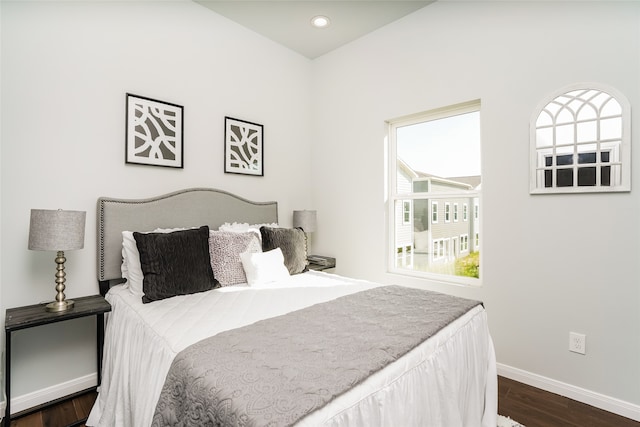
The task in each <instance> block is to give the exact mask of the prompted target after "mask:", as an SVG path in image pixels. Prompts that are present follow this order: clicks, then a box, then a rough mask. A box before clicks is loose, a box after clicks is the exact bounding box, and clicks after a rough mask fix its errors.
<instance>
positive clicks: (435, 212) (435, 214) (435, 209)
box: [431, 202, 438, 224]
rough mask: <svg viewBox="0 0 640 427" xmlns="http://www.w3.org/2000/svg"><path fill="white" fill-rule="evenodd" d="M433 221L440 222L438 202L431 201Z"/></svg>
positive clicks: (434, 222)
mask: <svg viewBox="0 0 640 427" xmlns="http://www.w3.org/2000/svg"><path fill="white" fill-rule="evenodd" d="M431 222H432V223H433V224H437V223H438V202H431Z"/></svg>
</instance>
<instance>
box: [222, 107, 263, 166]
mask: <svg viewBox="0 0 640 427" xmlns="http://www.w3.org/2000/svg"><path fill="white" fill-rule="evenodd" d="M263 159H264V153H263V126H262V125H259V124H257V123H251V122H247V121H244V120H239V119H234V118H232V117H225V118H224V171H225V173H239V174H243V175H256V176H264V166H263Z"/></svg>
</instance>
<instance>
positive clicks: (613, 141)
mask: <svg viewBox="0 0 640 427" xmlns="http://www.w3.org/2000/svg"><path fill="white" fill-rule="evenodd" d="M630 114H631V107H630V105H629V102H628V101H627V100H626V98H625V97H624V96H623V95H622V94H620V93H619V92H617V91H616V90H615V89H613V88H606V87H603V86H602V85H598V84H594V83H589V84H584V85H574V86H571V87H569V88H564V89H563V90H562V91H560V92H559V94H554V95H553V96H552V98H551V101H548V100H545V101H544V103H543V105H542V107H540V108H538V109H536V111H535V112H534V114H533V117H532V120H531V141H530V144H531V177H530V181H531V182H530V185H531V188H530V190H531V193H532V194H545V193H586V192H612V191H630V190H631V181H630V179H631V171H630V169H631V149H630V147H631V125H630V123H631V116H630Z"/></svg>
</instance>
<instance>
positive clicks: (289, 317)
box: [87, 188, 497, 427]
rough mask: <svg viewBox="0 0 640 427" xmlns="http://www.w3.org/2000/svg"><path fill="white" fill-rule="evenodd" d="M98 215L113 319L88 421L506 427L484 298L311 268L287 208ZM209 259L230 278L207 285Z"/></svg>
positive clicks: (175, 196)
mask: <svg viewBox="0 0 640 427" xmlns="http://www.w3.org/2000/svg"><path fill="white" fill-rule="evenodd" d="M97 215H98V218H97V219H98V248H97V249H98V281H99V285H100V291H101V293H102V294H103V295H106V298H107V300H108V301H109V302H110V303H111V304H112V312H111V313H110V314H109V315H108V318H107V325H106V332H105V346H104V350H103V368H102V383H101V384H100V387H99V389H98V398H97V399H96V403H95V404H94V407H93V408H92V411H91V414H90V416H89V419H88V421H87V425H89V426H132V427H140V426H164V425H180V426H183V425H184V426H186V425H193V426H197V425H247V426H249V425H257V426H261V425H270V426H279V425H296V426H445V427H449V426H486V427H495V425H496V417H497V377H496V367H495V355H494V350H493V344H492V342H491V337H490V335H489V331H488V325H487V316H486V312H485V310H484V307H483V306H482V304H481V303H479V302H474V301H469V300H463V299H460V298H455V297H451V296H448V295H443V294H437V293H432V292H428V291H423V290H417V289H410V288H405V287H401V286H387V285H382V284H377V283H371V282H367V281H362V280H356V279H352V278H347V277H342V276H339V275H335V274H329V273H325V272H315V271H308V270H307V269H306V252H305V251H306V237H304V233H302V232H301V230H296V229H289V228H285V227H278V226H277V225H276V224H277V223H278V206H277V203H276V202H253V201H250V200H247V199H244V198H242V197H239V196H237V195H234V194H231V193H228V192H225V191H221V190H216V189H209V188H194V189H187V190H182V191H177V192H174V193H170V194H166V195H163V196H159V197H154V198H149V199H144V200H131V199H116V198H106V197H102V198H100V199H99V200H98V209H97ZM225 227H226V228H225ZM258 227H259V228H258ZM234 228H236V229H234ZM256 228H257V230H256ZM205 233H206V234H205ZM132 235H133V237H134V240H135V244H132V243H131V241H130V240H131V236H132ZM204 236H209V240H208V247H207V248H206V249H203V248H202V240H203V239H205V238H206V237H204ZM230 236H231V237H230ZM127 239H129V240H127ZM220 239H222V240H220ZM228 239H231V240H228ZM241 239H246V240H243V241H242V242H240V243H238V242H239V240H241ZM256 239H257V240H258V242H259V243H258V247H257V248H256V247H255V246H256ZM300 239H302V240H300ZM127 242H129V243H127ZM176 242H177V243H176ZM185 242H186V243H185ZM192 242H195V243H192ZM214 242H218V243H217V246H216V244H214ZM221 242H222V243H221ZM229 242H231V243H229ZM185 245H186V246H185ZM238 245H240V246H238ZM132 246H135V247H137V248H138V249H139V253H138V254H137V255H136V254H133V255H132V254H131V253H127V250H131V247H132ZM192 246H193V247H197V251H196V252H193V253H192V252H191V251H192V249H191V248H192ZM238 247H240V248H244V249H242V251H243V252H242V253H241V255H240V257H241V260H240V262H239V261H238V259H237V258H238V253H237V252H238V251H239V250H240V249H238ZM159 248H160V249H159ZM185 248H189V249H185ZM247 248H251V249H250V250H249V249H247ZM301 248H302V249H301ZM205 250H206V251H208V255H209V258H208V261H209V265H210V266H211V268H210V269H209V268H208V267H203V270H207V273H202V274H205V275H207V276H206V277H207V278H208V277H209V276H208V271H209V270H210V271H211V273H212V275H213V276H217V277H219V278H220V280H219V281H218V280H217V279H215V277H214V278H213V283H207V285H206V286H204V287H203V288H198V289H195V291H194V289H193V286H201V283H204V282H207V280H204V279H202V278H201V277H203V276H202V275H200V273H197V274H196V273H194V271H196V270H200V267H201V266H202V264H203V261H202V260H203V259H204V258H203V257H205V255H204V254H203V251H205ZM234 251H236V252H234ZM300 251H303V258H304V259H302V261H301V259H300V257H301V256H300V253H299V252H300ZM186 253H188V255H185V254H186ZM194 253H195V254H196V255H194ZM167 254H168V255H167ZM230 254H231V255H230ZM163 257H164V258H163ZM183 258H184V259H183ZM228 258H229V259H230V258H233V263H232V266H231V267H230V266H229V265H226V264H224V263H225V262H226V260H227V259H228ZM132 259H139V261H140V263H141V268H142V270H144V271H143V278H142V282H143V289H142V291H141V289H140V283H138V282H140V279H141V278H140V277H136V276H135V274H134V273H133V271H134V270H136V271H137V269H138V268H139V267H136V266H134V265H133V263H132ZM158 260H162V261H161V262H158ZM187 262H189V263H194V265H189V266H187V267H184V271H183V270H180V268H181V266H182V264H183V263H187ZM301 262H302V264H301ZM165 264H169V265H171V268H169V267H166V266H165ZM173 264H180V265H179V266H176V265H173ZM223 265H224V266H223ZM238 265H241V267H242V270H243V271H242V272H239V271H238ZM292 268H293V269H292ZM154 269H160V270H162V272H161V273H158V272H157V271H156V270H154ZM169 270H170V271H169ZM174 270H177V271H174ZM171 275H180V276H179V277H180V280H178V282H180V283H179V284H176V282H177V281H176V280H174V281H173V282H171V283H172V284H171V285H168V286H170V291H169V293H168V294H167V293H166V292H165V291H166V289H165V288H164V287H165V286H167V285H166V283H165V282H164V280H169V279H167V277H169V276H171ZM191 275H196V276H197V280H191V282H193V283H196V285H194V284H193V283H191V284H190V285H188V286H187V285H184V283H186V282H189V281H190V278H189V277H190V276H191ZM124 276H126V277H127V280H126V281H125V280H124V279H123V277H124ZM188 276H189V277H188ZM156 277H160V278H158V279H157V281H155V280H156ZM183 277H185V279H184V280H183V279H182V278H183ZM169 282H170V280H169ZM183 282H184V283H183ZM167 283H168V282H167ZM220 285H222V286H220ZM151 286H154V288H153V290H152V288H151ZM155 286H157V288H158V289H160V291H157V292H156V290H155V289H156V288H155ZM181 286H185V288H184V289H183V288H181ZM176 289H178V290H176ZM162 292H165V293H164V294H163V293H162ZM172 292H173V293H172ZM145 299H146V300H145ZM427 307H428V308H427Z"/></svg>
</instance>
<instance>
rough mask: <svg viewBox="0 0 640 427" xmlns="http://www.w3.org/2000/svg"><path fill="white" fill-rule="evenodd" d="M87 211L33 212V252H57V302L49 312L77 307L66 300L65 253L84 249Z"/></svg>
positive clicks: (53, 303)
mask: <svg viewBox="0 0 640 427" xmlns="http://www.w3.org/2000/svg"><path fill="white" fill-rule="evenodd" d="M85 219H86V212H81V211H64V210H62V209H58V210H44V209H31V221H30V224H29V249H30V250H34V251H57V255H56V258H55V262H56V264H57V268H56V275H55V277H56V291H57V294H56V300H55V301H53V302H51V303H49V304H47V305H46V309H47V311H67V310H69V309H71V308H72V307H73V301H72V300H66V299H65V295H64V289H65V276H66V274H65V272H64V263H65V261H66V260H67V259H66V258H65V257H64V251H71V250H76V249H82V248H83V247H84V225H85Z"/></svg>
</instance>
